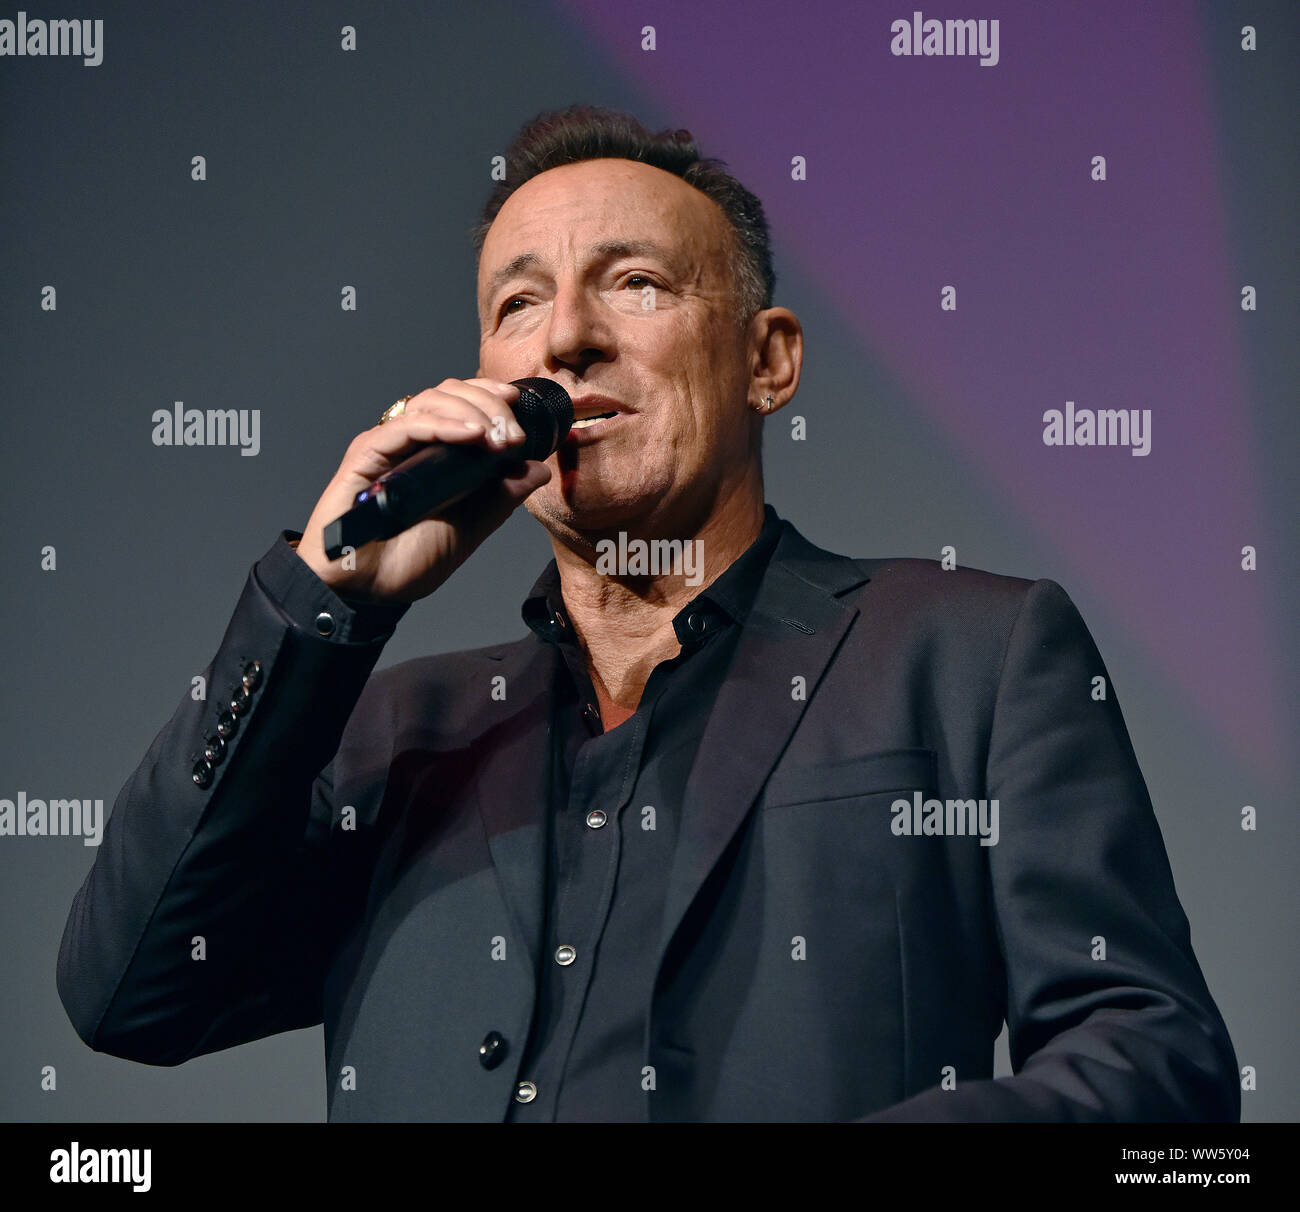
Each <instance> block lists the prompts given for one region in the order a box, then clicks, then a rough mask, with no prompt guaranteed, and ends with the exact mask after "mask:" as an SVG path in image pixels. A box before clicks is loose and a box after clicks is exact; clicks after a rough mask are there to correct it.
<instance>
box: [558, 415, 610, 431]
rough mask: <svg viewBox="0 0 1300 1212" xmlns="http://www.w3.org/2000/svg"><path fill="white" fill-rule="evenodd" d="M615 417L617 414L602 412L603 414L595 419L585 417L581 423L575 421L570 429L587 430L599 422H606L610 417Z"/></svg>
mask: <svg viewBox="0 0 1300 1212" xmlns="http://www.w3.org/2000/svg"><path fill="white" fill-rule="evenodd" d="M614 415H615V414H614V413H612V412H602V413H600V414H599V415H598V416H594V417H583V418H582V420H580V421H574V423H573V424H572V425H571V426H569V428H570V429H586V428H587V427H588V426H589V425H594V424H595V423H596V422H597V421H604V420H607V419H608V418H610V417H612V416H614Z"/></svg>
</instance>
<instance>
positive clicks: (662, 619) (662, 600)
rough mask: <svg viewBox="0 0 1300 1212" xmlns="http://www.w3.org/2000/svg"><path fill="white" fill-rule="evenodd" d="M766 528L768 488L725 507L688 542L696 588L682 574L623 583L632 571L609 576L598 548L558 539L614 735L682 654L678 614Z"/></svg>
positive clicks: (571, 604)
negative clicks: (663, 668) (662, 667)
mask: <svg viewBox="0 0 1300 1212" xmlns="http://www.w3.org/2000/svg"><path fill="white" fill-rule="evenodd" d="M762 528H763V499H762V490H761V486H759V488H758V490H757V491H748V492H744V493H739V494H736V495H735V496H733V497H732V498H731V499H730V500H729V501H727V502H720V503H719V507H718V508H715V509H714V510H713V511H712V512H711V513H710V514H709V516H708V517H707V518H706V519H705V520H704V522H703V524H702V525H700V526H699V527H698V528H696V530H695V533H694V534H693V535H691V536H690V539H689V540H688V541H691V542H693V543H694V544H695V548H694V550H695V552H696V553H698V557H699V559H698V564H697V565H696V566H694V567H693V568H692V569H691V572H692V574H693V575H691V576H690V578H689V579H690V581H691V583H690V584H688V583H687V577H686V576H684V575H682V571H683V570H682V569H681V568H680V567H679V568H675V569H674V568H671V567H670V568H667V569H660V570H659V571H658V572H656V573H652V574H649V575H644V576H625V575H617V574H618V573H622V572H623V571H625V570H622V569H618V570H616V575H610V573H609V572H608V571H607V570H605V568H604V564H603V563H602V562H601V561H600V560H599V559H598V557H597V555H596V554H595V543H594V542H592V544H591V545H590V547H589V548H588V550H586V551H575V550H574V548H573V547H570V546H568V545H566V544H564V543H561V542H559V541H558V540H556V539H554V538H553V539H552V547H553V549H554V552H555V562H556V566H557V567H558V569H559V573H560V588H561V593H562V594H563V596H564V604H565V608H566V610H567V612H568V615H569V620H570V622H571V623H572V624H573V628H574V633H575V635H576V637H577V639H578V641H579V643H580V644H581V645H582V648H583V651H584V653H585V655H586V659H587V670H588V673H589V674H590V675H591V680H592V685H593V686H594V687H595V690H596V693H597V696H598V697H599V699H600V707H601V715H602V717H603V718H604V719H605V721H606V727H607V728H608V727H610V726H612V723H613V722H621V720H622V719H625V718H626V717H627V715H629V714H630V713H631V712H632V711H634V710H635V709H636V706H637V704H638V703H639V702H640V700H641V693H642V691H643V690H644V689H645V684H646V682H647V681H648V680H649V677H650V674H651V672H652V671H653V669H654V667H655V666H656V665H658V664H659V663H660V662H661V661H665V660H668V659H670V658H671V657H673V656H676V655H677V653H678V652H680V651H681V645H680V644H679V643H678V641H677V636H676V633H675V632H674V631H673V618H674V617H675V616H676V614H677V613H678V611H680V610H681V609H682V607H683V606H685V605H686V604H687V602H689V601H691V599H692V598H694V597H696V596H698V595H699V594H700V593H702V592H703V591H704V590H705V589H706V588H707V587H708V586H709V585H711V584H712V583H713V582H714V581H715V580H717V578H718V577H719V576H721V575H722V573H723V572H725V571H726V569H727V568H729V567H730V566H731V564H733V563H734V562H735V561H736V559H737V558H738V557H739V556H740V555H741V554H743V553H744V551H745V550H746V548H748V547H749V546H750V545H751V544H752V543H753V542H754V540H755V539H757V538H758V535H759V532H760V531H761V530H762ZM647 537H648V536H647ZM631 541H632V540H631V538H630V536H629V544H630V543H631ZM629 550H630V547H629ZM598 568H599V569H600V571H598Z"/></svg>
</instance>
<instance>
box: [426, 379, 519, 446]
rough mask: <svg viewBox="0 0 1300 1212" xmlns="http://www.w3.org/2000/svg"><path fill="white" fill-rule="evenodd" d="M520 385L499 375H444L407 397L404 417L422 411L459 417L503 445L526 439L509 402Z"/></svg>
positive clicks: (512, 401)
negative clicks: (454, 376) (442, 378)
mask: <svg viewBox="0 0 1300 1212" xmlns="http://www.w3.org/2000/svg"><path fill="white" fill-rule="evenodd" d="M518 398H519V388H517V387H515V386H513V385H512V384H510V383H502V382H500V381H498V380H496V379H485V378H484V379H444V380H443V381H442V382H441V383H440V384H439V385H438V386H437V387H430V388H426V389H425V390H424V391H422V392H420V393H418V394H417V395H414V396H412V397H411V398H410V400H408V401H407V404H406V410H405V412H404V413H403V414H402V415H403V416H404V417H406V416H412V415H415V414H419V413H430V414H432V415H436V416H443V417H448V418H452V417H457V418H460V419H462V420H463V421H464V422H465V423H466V426H467V427H473V426H478V427H480V431H481V432H482V433H483V434H485V435H486V437H487V441H488V444H489V445H492V446H495V447H496V448H497V449H504V448H505V447H507V446H511V445H514V444H516V443H519V442H522V441H523V440H524V431H523V430H522V429H521V428H520V426H519V422H518V421H516V420H515V416H514V412H513V411H512V410H511V408H510V405H511V404H512V403H514V402H515V401H516V400H518Z"/></svg>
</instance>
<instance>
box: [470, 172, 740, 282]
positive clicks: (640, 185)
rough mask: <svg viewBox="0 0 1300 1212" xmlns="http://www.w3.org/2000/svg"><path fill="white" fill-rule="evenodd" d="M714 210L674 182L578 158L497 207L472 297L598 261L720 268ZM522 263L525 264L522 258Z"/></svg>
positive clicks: (723, 226)
mask: <svg viewBox="0 0 1300 1212" xmlns="http://www.w3.org/2000/svg"><path fill="white" fill-rule="evenodd" d="M729 238H730V233H729V231H728V228H727V223H726V218H725V216H724V215H723V213H722V210H721V208H720V207H719V206H718V205H717V203H715V202H714V201H713V199H712V198H709V197H708V196H706V195H705V194H703V193H701V192H700V191H699V190H698V189H696V188H695V187H694V186H692V185H688V184H687V183H686V182H685V181H683V180H682V179H681V178H680V177H678V176H675V175H674V174H673V173H670V172H666V171H664V170H663V169H659V168H654V167H653V166H651V165H648V164H640V163H637V162H636V161H632V160H615V159H607V160H583V161H581V162H579V163H577V164H565V165H562V166H560V167H558V168H552V169H548V170H547V171H546V172H543V173H539V174H538V175H537V176H536V177H533V178H531V179H530V180H528V181H525V182H524V184H523V185H521V186H520V187H519V188H518V189H517V190H515V192H514V193H512V194H511V195H510V196H509V197H508V198H507V199H506V201H505V203H504V204H503V205H502V207H501V210H500V211H499V213H498V214H497V216H496V218H495V220H494V221H493V223H492V226H491V228H489V230H488V233H487V237H486V239H485V240H484V242H483V251H482V254H481V256H480V258H479V266H478V284H479V297H480V301H481V302H485V301H486V300H487V299H488V298H490V296H491V294H492V293H493V288H494V285H499V284H500V283H501V279H502V278H503V276H505V275H506V274H507V273H509V272H510V271H511V269H512V267H514V268H518V269H527V268H532V269H537V270H541V271H543V272H544V271H545V270H546V269H547V268H550V269H553V270H554V269H558V268H559V267H560V265H561V264H562V263H574V262H576V263H578V264H580V265H586V264H588V263H589V262H591V261H593V260H595V259H598V258H600V257H609V256H611V255H616V254H617V253H618V251H619V250H620V249H626V250H627V255H641V254H644V255H651V254H653V253H656V252H658V253H659V254H660V255H662V256H664V257H665V258H667V259H669V260H670V261H671V262H672V264H670V265H669V266H667V268H670V269H672V270H673V271H674V272H677V273H685V274H691V275H699V274H705V273H709V272H711V271H714V270H719V269H722V268H723V267H724V266H725V264H726V257H727V252H728V240H729ZM525 259H527V260H525Z"/></svg>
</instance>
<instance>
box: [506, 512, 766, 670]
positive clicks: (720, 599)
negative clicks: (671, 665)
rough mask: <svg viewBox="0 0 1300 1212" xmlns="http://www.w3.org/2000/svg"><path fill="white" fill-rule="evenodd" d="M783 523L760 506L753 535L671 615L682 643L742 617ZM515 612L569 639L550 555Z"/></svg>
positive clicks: (551, 638) (537, 629)
mask: <svg viewBox="0 0 1300 1212" xmlns="http://www.w3.org/2000/svg"><path fill="white" fill-rule="evenodd" d="M784 525H785V523H784V522H783V521H782V519H781V518H780V517H779V516H778V514H777V512H776V510H775V509H773V508H772V506H770V505H765V506H764V507H763V528H762V530H760V531H759V534H758V538H756V539H755V540H754V542H753V543H751V544H750V545H749V547H747V548H746V549H745V550H744V551H743V552H742V553H741V554H740V556H738V557H737V558H736V559H735V560H733V561H732V562H731V564H729V565H728V566H727V568H726V569H725V570H724V571H723V572H722V574H721V575H720V576H719V577H717V578H716V579H715V580H714V581H713V583H712V584H711V585H709V586H708V587H707V588H705V589H703V590H701V591H700V593H699V594H697V595H696V596H695V597H694V598H692V599H691V600H690V601H689V602H688V603H687V604H686V605H685V606H683V607H682V608H681V610H679V611H678V612H677V614H676V615H675V616H674V617H673V630H674V631H675V632H676V633H677V639H678V641H679V642H680V643H681V644H683V645H686V644H692V643H696V642H698V641H699V640H702V639H703V638H704V637H705V636H707V635H711V634H712V633H713V632H714V631H716V630H717V629H718V628H719V626H722V625H725V624H726V623H727V622H728V621H732V622H736V623H744V622H745V620H746V619H747V618H748V617H749V612H750V609H751V608H752V607H753V604H754V598H755V597H756V596H757V594H758V587H759V585H760V584H761V583H762V581H763V574H764V573H765V572H766V570H767V566H768V563H769V562H770V560H771V558H772V553H773V552H774V551H775V550H776V545H777V541H778V540H779V539H780V537H781V530H782V528H783V526H784ZM520 614H521V616H522V617H523V620H524V622H525V623H526V624H527V625H528V627H529V629H530V630H531V631H532V632H534V634H536V635H538V636H539V637H541V638H542V639H543V640H546V641H547V642H549V643H564V642H574V640H575V636H574V634H573V625H572V624H571V623H570V622H569V616H568V611H567V610H566V608H565V606H564V599H563V597H562V596H561V593H560V573H559V569H558V568H557V566H556V563H555V561H554V560H551V562H550V563H549V564H547V566H546V568H545V569H544V570H543V571H542V575H541V576H539V577H538V578H537V580H536V582H535V583H534V584H533V587H532V589H531V590H530V591H529V594H528V596H527V597H526V598H525V599H524V603H523V605H522V607H520Z"/></svg>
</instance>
